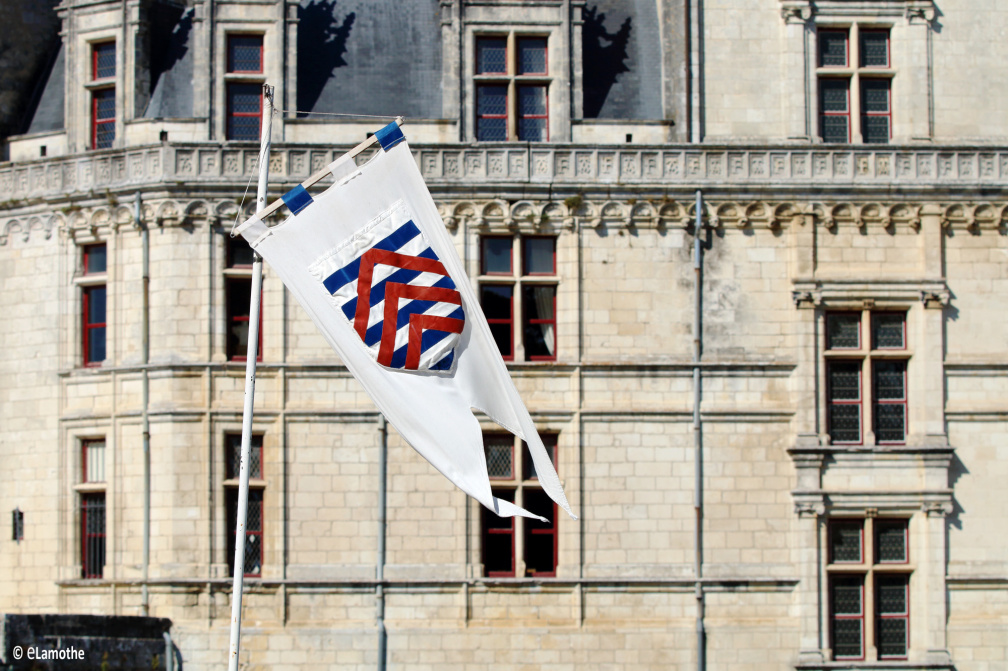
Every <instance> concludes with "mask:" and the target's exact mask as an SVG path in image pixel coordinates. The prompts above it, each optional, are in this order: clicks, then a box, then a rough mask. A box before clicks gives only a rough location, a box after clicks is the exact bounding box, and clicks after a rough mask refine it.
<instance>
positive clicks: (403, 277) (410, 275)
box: [343, 247, 455, 320]
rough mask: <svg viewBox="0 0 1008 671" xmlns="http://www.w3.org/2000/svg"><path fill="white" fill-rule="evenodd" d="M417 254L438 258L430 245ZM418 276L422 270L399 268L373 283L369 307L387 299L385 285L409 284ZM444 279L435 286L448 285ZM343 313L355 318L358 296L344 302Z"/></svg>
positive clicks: (453, 285) (428, 257)
mask: <svg viewBox="0 0 1008 671" xmlns="http://www.w3.org/2000/svg"><path fill="white" fill-rule="evenodd" d="M417 256H419V257H422V258H425V259H436V258H437V254H435V253H434V250H433V249H431V248H430V247H428V248H427V249H425V250H423V251H422V252H420V253H419V254H417ZM417 277H420V272H419V271H416V270H405V269H399V270H397V271H395V272H394V273H392V274H391V275H389V276H388V277H386V278H385V279H384V280H382V281H381V282H378V283H377V284H375V285H373V286H372V287H371V293H370V295H369V296H370V299H369V301H368V302H369V307H374V306H376V305H378V304H379V303H381V302H382V301H383V300H385V285H386V284H387V283H388V282H398V283H399V284H409V283H410V282H412V281H413V280H414V279H416V278H417ZM443 281H444V280H439V281H438V283H437V284H435V285H434V286H436V287H440V286H446V285H443V284H442V282H443ZM448 281H449V282H451V278H448ZM449 288H450V289H454V288H455V284H454V282H452V283H451V286H450V287H449ZM343 314H345V315H346V318H347V319H351V320H352V319H353V318H354V315H355V314H357V298H356V297H354V298H351V299H350V300H348V301H347V302H346V303H344V304H343Z"/></svg>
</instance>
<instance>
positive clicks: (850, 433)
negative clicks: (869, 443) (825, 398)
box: [830, 404, 861, 443]
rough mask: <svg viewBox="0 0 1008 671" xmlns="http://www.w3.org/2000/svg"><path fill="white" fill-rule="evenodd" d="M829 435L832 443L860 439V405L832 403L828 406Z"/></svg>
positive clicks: (857, 440) (850, 441) (851, 441)
mask: <svg viewBox="0 0 1008 671" xmlns="http://www.w3.org/2000/svg"><path fill="white" fill-rule="evenodd" d="M830 437H831V438H832V440H833V442H834V443H857V442H859V441H860V440H861V406H859V405H840V404H834V405H833V406H831V408H830Z"/></svg>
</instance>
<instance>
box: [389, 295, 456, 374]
mask: <svg viewBox="0 0 1008 671" xmlns="http://www.w3.org/2000/svg"><path fill="white" fill-rule="evenodd" d="M399 314H400V315H401V314H402V311H400V312H399ZM448 316H449V317H452V318H454V319H463V317H464V314H463V312H462V308H459V309H457V310H455V312H453V313H451V314H450V315H448ZM428 336H429V337H428ZM447 337H448V333H447V332H446V331H436V330H427V331H424V333H423V336H422V337H421V339H420V353H421V354H423V353H424V352H425V351H427V350H428V349H429V348H430V347H432V346H433V345H434V344H436V343H438V342H440V341H442V340H444V339H445V338H447ZM408 350H409V344H406V345H403V346H402V347H400V348H399V349H397V350H396V351H395V352H394V353H393V354H392V362H391V363H390V364H389V368H403V367H405V366H406V352H407V351H408ZM453 351H454V350H453ZM442 361H444V359H442ZM438 363H439V364H440V363H441V362H438ZM450 366H451V364H450V362H449V367H450ZM436 370H446V369H442V368H438V369H436Z"/></svg>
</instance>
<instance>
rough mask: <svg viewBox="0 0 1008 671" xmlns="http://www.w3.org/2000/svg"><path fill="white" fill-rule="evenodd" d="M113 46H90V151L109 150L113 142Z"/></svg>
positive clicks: (114, 47) (114, 92)
mask: <svg viewBox="0 0 1008 671" xmlns="http://www.w3.org/2000/svg"><path fill="white" fill-rule="evenodd" d="M115 76H116V43H115V42H99V43H96V44H93V45H91V84H90V89H91V148H92V149H108V148H109V147H111V146H112V143H113V141H114V140H115V119H116V89H115Z"/></svg>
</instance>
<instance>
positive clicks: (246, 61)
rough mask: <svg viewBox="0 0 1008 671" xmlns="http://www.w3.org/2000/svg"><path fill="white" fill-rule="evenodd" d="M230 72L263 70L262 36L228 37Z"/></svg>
mask: <svg viewBox="0 0 1008 671" xmlns="http://www.w3.org/2000/svg"><path fill="white" fill-rule="evenodd" d="M228 72H262V36H261V35H232V36H231V37H230V38H228Z"/></svg>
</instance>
